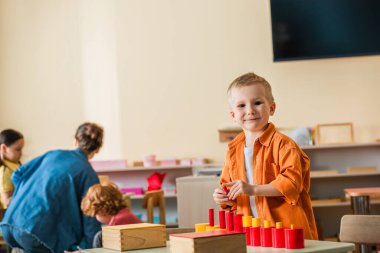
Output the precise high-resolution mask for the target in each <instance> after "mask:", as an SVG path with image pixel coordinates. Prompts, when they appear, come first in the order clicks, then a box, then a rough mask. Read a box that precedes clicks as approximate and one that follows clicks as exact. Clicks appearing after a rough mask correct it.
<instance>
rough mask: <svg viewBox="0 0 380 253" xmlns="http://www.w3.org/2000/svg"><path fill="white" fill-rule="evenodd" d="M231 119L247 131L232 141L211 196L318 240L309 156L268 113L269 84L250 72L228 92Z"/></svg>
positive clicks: (228, 207)
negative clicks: (274, 123)
mask: <svg viewBox="0 0 380 253" xmlns="http://www.w3.org/2000/svg"><path fill="white" fill-rule="evenodd" d="M227 95H228V102H229V105H230V116H231V118H232V119H233V120H234V121H235V122H236V123H237V124H238V125H239V126H241V128H242V129H243V132H242V133H240V134H239V135H238V136H237V137H236V138H235V139H234V140H233V141H231V142H230V143H229V145H228V152H227V156H226V161H225V165H224V168H223V171H222V175H221V179H220V184H221V188H223V189H225V188H228V191H225V190H223V189H221V188H218V189H215V191H214V194H213V197H214V201H215V202H216V203H217V204H220V205H221V207H222V208H223V209H225V210H229V211H237V212H238V213H239V214H243V215H251V214H253V216H255V217H260V218H261V219H262V220H269V221H271V223H272V224H274V223H275V222H277V221H282V222H283V224H284V226H285V227H290V225H291V224H294V225H295V227H302V228H304V232H305V238H306V239H318V235H317V229H316V225H315V220H314V214H313V210H312V207H311V200H310V196H309V193H308V192H309V189H310V168H309V165H310V163H309V158H308V157H307V156H306V154H305V153H304V152H303V151H302V150H301V149H300V148H299V147H298V145H297V144H296V143H295V142H294V141H293V140H292V139H290V138H289V137H288V136H286V135H283V134H281V133H280V132H278V131H276V128H275V127H274V125H273V124H272V123H269V117H270V116H273V114H274V112H275V109H276V104H275V102H274V98H273V95H272V89H271V86H270V84H269V83H268V82H267V81H266V80H265V79H264V78H262V77H260V76H258V75H256V74H254V73H247V74H244V75H242V76H240V77H238V78H237V79H235V80H234V81H233V82H232V83H231V85H230V86H229V88H228V91H227Z"/></svg>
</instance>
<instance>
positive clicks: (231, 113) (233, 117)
mask: <svg viewBox="0 0 380 253" xmlns="http://www.w3.org/2000/svg"><path fill="white" fill-rule="evenodd" d="M230 117H231V119H235V113H234V112H233V111H230Z"/></svg>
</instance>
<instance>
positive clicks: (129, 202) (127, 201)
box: [123, 193, 132, 209]
mask: <svg viewBox="0 0 380 253" xmlns="http://www.w3.org/2000/svg"><path fill="white" fill-rule="evenodd" d="M123 200H124V203H125V204H126V205H127V207H128V208H129V209H131V208H132V200H131V194H130V193H124V194H123Z"/></svg>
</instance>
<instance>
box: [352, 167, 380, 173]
mask: <svg viewBox="0 0 380 253" xmlns="http://www.w3.org/2000/svg"><path fill="white" fill-rule="evenodd" d="M371 172H377V168H376V166H371V167H349V168H347V173H371Z"/></svg>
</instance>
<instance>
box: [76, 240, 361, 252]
mask: <svg viewBox="0 0 380 253" xmlns="http://www.w3.org/2000/svg"><path fill="white" fill-rule="evenodd" d="M354 249H355V245H354V244H353V243H343V242H329V241H316V240H305V248H303V249H294V250H289V249H276V248H264V247H252V246H247V253H317V252H319V253H341V252H347V251H352V250H354ZM82 252H85V253H117V252H120V251H116V250H110V249H103V248H99V249H85V250H83V251H82ZM122 252H126V253H170V248H169V247H162V248H152V249H142V250H141V249H140V250H129V251H122ZM178 253H181V252H178ZM236 253H239V252H236Z"/></svg>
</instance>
